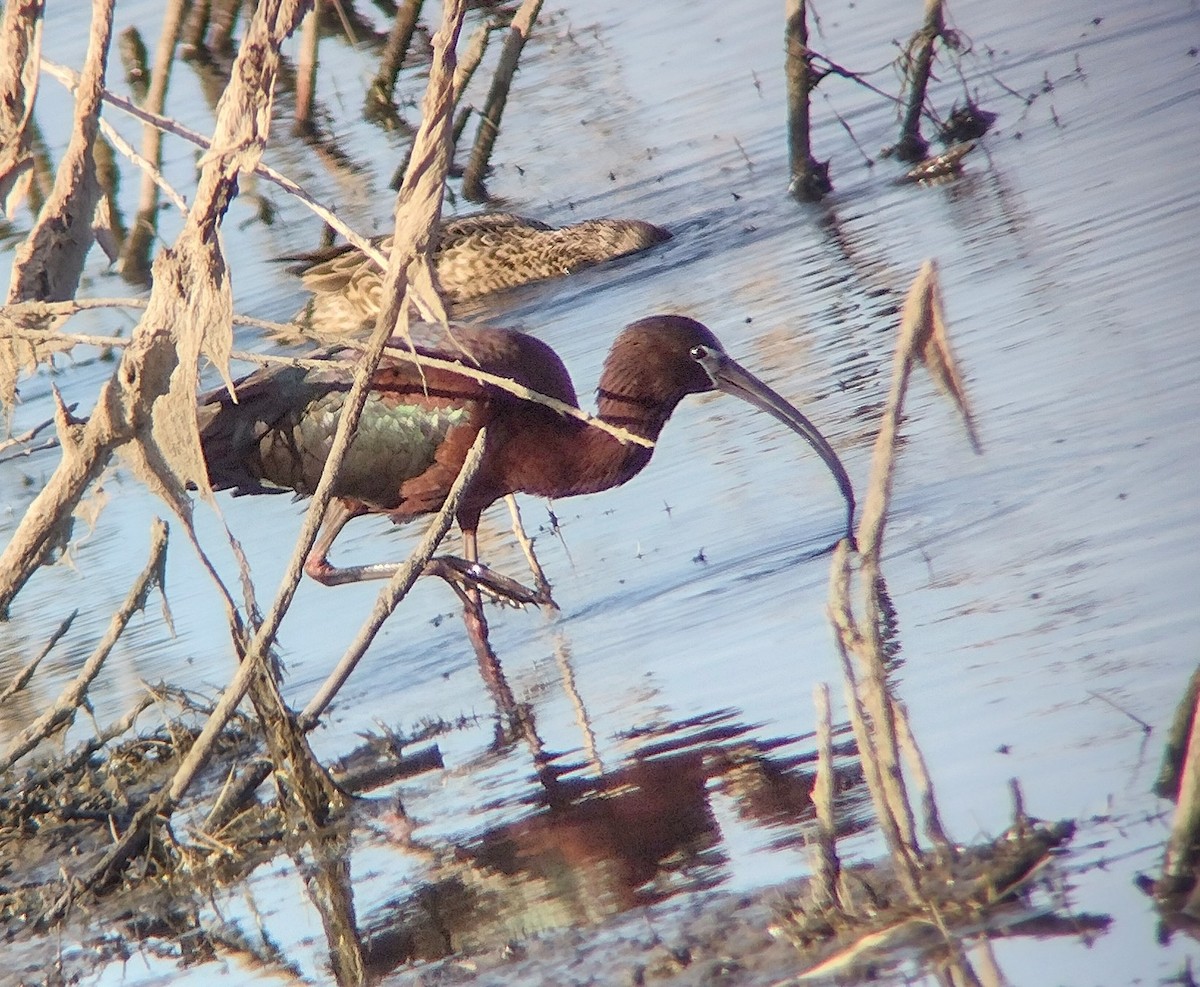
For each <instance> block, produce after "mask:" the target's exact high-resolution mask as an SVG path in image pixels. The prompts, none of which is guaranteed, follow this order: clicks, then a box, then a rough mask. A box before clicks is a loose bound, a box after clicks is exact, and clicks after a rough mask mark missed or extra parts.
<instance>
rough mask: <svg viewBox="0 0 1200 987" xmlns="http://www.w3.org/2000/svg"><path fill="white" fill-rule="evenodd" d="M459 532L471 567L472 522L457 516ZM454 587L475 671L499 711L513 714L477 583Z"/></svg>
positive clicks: (475, 554) (474, 555) (475, 548)
mask: <svg viewBox="0 0 1200 987" xmlns="http://www.w3.org/2000/svg"><path fill="white" fill-rule="evenodd" d="M459 523H460V526H461V527H462V535H463V554H464V555H465V556H466V557H467V561H468V562H469V563H470V564H471V565H472V566H475V565H476V564H477V561H476V560H477V559H478V558H479V545H478V542H477V540H476V537H475V534H476V529H475V527H474V525H464V524H462V522H461V519H460V522H459ZM451 585H452V586H454V588H455V591H456V592H457V593H458V595H459V597H460V598H461V599H462V601H463V623H465V624H466V626H467V637H469V638H470V639H471V644H472V645H473V646H474V648H475V657H476V658H477V659H478V660H479V671H480V674H482V675H483V681H484V682H485V683H486V684H487V687H488V689H489V690H491V693H492V696H493V697H494V698H495V700H496V705H497V706H498V707H499V708H500V710H501V711H502V712H504V713H506V714H508V715H510V716H511V715H514V714H516V713H517V699H516V696H514V695H513V691H512V687H511V686H509V684H508V679H506V678H505V677H504V669H502V668H501V667H500V659H499V658H497V657H496V652H494V651H493V650H492V645H491V643H490V642H489V641H488V625H487V618H486V617H484V615H483V599H482V598H481V596H480V594H479V584H478V583H477V582H474V581H470V582H467V583H465V584H464V585H463V586H462V587H461V588H460V587H458V586H455V584H454V583H451Z"/></svg>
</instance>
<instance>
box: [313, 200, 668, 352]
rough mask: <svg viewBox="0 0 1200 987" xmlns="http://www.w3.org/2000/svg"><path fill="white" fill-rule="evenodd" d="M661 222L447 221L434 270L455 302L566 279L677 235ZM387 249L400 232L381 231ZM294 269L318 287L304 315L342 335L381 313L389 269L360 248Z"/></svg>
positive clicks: (509, 217)
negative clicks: (393, 235) (382, 291)
mask: <svg viewBox="0 0 1200 987" xmlns="http://www.w3.org/2000/svg"><path fill="white" fill-rule="evenodd" d="M670 238H671V234H670V233H668V232H667V231H666V230H664V229H662V228H661V227H658V226H654V225H652V224H650V223H645V222H642V221H641V220H637V219H589V220H585V221H584V222H582V223H574V224H572V225H570V226H560V227H556V226H550V225H548V224H546V223H542V222H539V221H538V220H536V219H526V218H523V217H521V216H514V215H513V214H512V213H504V212H495V213H480V214H478V215H475V216H465V217H462V218H459V219H451V220H447V221H446V222H445V223H444V224H443V225H442V227H441V229H440V231H439V234H438V243H437V246H436V248H435V250H434V270H435V274H436V277H437V281H438V287H439V288H440V289H441V293H442V298H443V300H444V301H445V302H446V304H447V305H448V306H449V307H450V308H451V309H453V307H454V306H456V305H460V304H462V303H463V302H467V301H471V300H472V299H476V298H480V297H482V296H484V295H489V294H492V293H494V292H498V291H503V290H505V289H507V288H515V287H517V286H519V285H523V284H529V283H531V282H534V281H543V280H545V279H547V278H557V277H562V276H563V275H566V274H573V273H575V272H576V271H581V270H583V269H584V268H587V267H592V266H594V265H596V264H600V263H603V262H604V261H608V260H613V259H615V258H617V257H624V256H626V255H628V254H635V253H638V252H639V251H642V250H646V249H647V248H649V247H653V246H654V245H655V244H658V243H662V242H663V241H664V240H669V239H670ZM374 243H375V245H376V246H378V247H379V249H380V250H381V251H383V252H384V253H385V254H386V253H387V252H388V251H389V250H391V246H392V238H391V237H390V236H383V237H379V238H377V239H376V240H374ZM296 259H297V260H299V261H300V262H301V263H300V264H299V265H297V266H296V267H295V268H293V270H294V271H295V273H297V274H299V275H300V278H301V280H302V281H303V282H304V286H305V287H306V288H308V289H309V291H311V292H312V293H313V296H312V299H311V300H310V301H309V302H308V304H307V306H306V307H305V310H304V312H303V313H302V314H301V316H300V318H299V320H298V321H300V322H301V323H307V324H308V325H310V326H311V327H312V328H313V329H315V330H317V331H318V332H320V333H323V334H332V335H342V334H345V333H349V332H354V331H356V330H358V329H359V328H360V327H361V326H362V325H363V324H364V323H373V322H374V320H375V318H376V316H377V315H378V314H379V292H380V288H381V287H382V285H383V272H381V271H380V270H379V268H378V267H377V266H376V265H375V264H374V262H372V261H371V260H370V259H369V258H368V257H366V256H365V255H364V254H363V253H362V251H360V250H359V249H358V248H356V247H354V246H352V245H350V244H343V245H341V246H337V247H331V248H329V249H328V250H323V251H319V252H317V253H314V254H308V255H306V256H302V257H299V258H296Z"/></svg>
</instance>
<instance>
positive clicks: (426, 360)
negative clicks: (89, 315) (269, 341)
mask: <svg viewBox="0 0 1200 987" xmlns="http://www.w3.org/2000/svg"><path fill="white" fill-rule="evenodd" d="M121 305H128V306H129V307H131V308H134V307H139V306H144V305H145V303H144V302H142V301H139V300H137V299H130V300H128V301H126V300H124V299H116V300H97V301H96V302H95V303H93V304H92V305H87V304H85V303H74V302H60V303H55V304H53V305H51V304H47V303H43V302H25V303H21V305H20V306H16V305H13V306H8V307H7V311H9V312H11V311H13V310H14V309H17V310H21V309H25V310H27V311H29V312H30V313H31V314H36V313H38V312H52V313H53V312H64V311H66V310H67V309H68V308H78V309H82V308H91V307H95V308H103V307H112V306H121ZM5 311H6V309H4V308H0V315H3V314H4V312H5ZM234 321H236V322H238V323H240V324H243V325H251V326H258V327H259V328H265V329H283V328H287V324H286V323H282V322H267V321H264V320H262V319H251V318H249V317H245V316H234ZM11 333H12V335H14V336H16V337H19V338H23V339H31V340H43V341H62V342H67V343H77V344H80V345H85V346H99V347H112V348H114V349H119V348H122V347H126V346H128V345H129V340H126V339H122V338H120V337H119V336H95V335H82V334H75V333H59V332H51V331H49V330H44V329H24V328H16V329H13V330H11ZM384 352H385V353H386V354H387V355H388V356H390V357H393V358H396V359H403V360H409V361H411V362H412V363H415V364H417V365H418V366H421V367H429V368H431V369H436V370H445V371H448V372H449V373H453V374H458V375H460V376H462V377H466V378H468V379H470V380H477V381H479V382H480V383H481V384H489V385H491V386H492V387H496V388H498V389H500V390H502V391H505V392H506V393H508V394H512V395H513V396H515V397H519V398H521V399H522V400H524V401H532V402H533V403H534V404H540V405H543V406H545V407H547V408H550V409H551V410H552V411H556V412H558V413H559V414H560V415H566V416H567V417H569V418H575V419H577V420H579V421H581V422H584V423H586V424H588V425H590V426H592V427H593V428H598V429H600V431H602V432H607V433H608V434H609V435H611V436H612V437H613V438H615V439H617V440H618V441H620V442H623V443H626V444H627V445H628V444H632V445H640V446H644V447H645V448H647V449H653V448H654V445H655V443H654V440H653V439H647V438H646V437H645V436H643V435H638V434H637V433H636V432H630V431H629V430H628V429H625V428H621V427H620V426H619V425H612V424H610V423H609V422H606V421H604V420H603V419H602V418H597V417H596V416H595V415H590V414H588V413H587V412H586V411H584V410H582V409H581V408H577V407H575V406H574V405H573V404H567V403H566V402H565V401H560V400H559V399H558V398H552V397H549V396H548V395H545V394H541V393H540V392H538V391H535V390H533V389H532V388H529V387H526V386H525V385H523V384H518V383H517V382H516V381H514V380H512V379H511V378H509V377H501V376H500V375H498V374H493V373H489V372H488V371H486V370H478V369H476V368H475V367H472V366H470V365H469V364H465V363H456V362H455V361H453V360H441V359H438V358H437V357H432V356H425V355H424V354H421V353H414V352H413V351H412V350H409V349H405V348H403V347H396V346H387V347H385V348H384ZM229 358H230V359H231V360H240V361H243V362H246V363H257V364H259V365H262V366H267V365H270V364H275V365H278V366H287V367H303V368H306V369H309V370H328V369H329V361H328V360H313V359H309V358H306V357H293V356H279V355H278V354H274V353H251V352H248V351H246V350H232V351H230V354H229Z"/></svg>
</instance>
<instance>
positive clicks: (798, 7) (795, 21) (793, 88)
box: [784, 0, 833, 202]
mask: <svg viewBox="0 0 1200 987" xmlns="http://www.w3.org/2000/svg"><path fill="white" fill-rule="evenodd" d="M786 18H787V20H786V29H785V38H784V41H785V47H786V49H787V62H786V72H787V89H788V121H787V122H788V151H789V156H790V158H791V168H792V178H791V185H790V187H789V189H790V191H791V193H792V195H794V196H796V198H798V199H803V200H804V201H806V202H817V201H818V200H820V199H821V198H822V197H823V196H824V195H825V194H826V193H827V192H829V191H830V190H831V189H832V188H833V185H832V184H831V183H830V181H829V164H828V162H825V163H821V162H820V161H817V160H816V158H814V157H813V156H812V145H811V141H810V127H809V95H810V93H811V92H812V90H813V88H814V87H815V86H816V84H817V81H818V80H817V79H816V78H814V73H813V69H812V53H811V52H810V51H809V48H808V4H807V2H806V0H787V12H786Z"/></svg>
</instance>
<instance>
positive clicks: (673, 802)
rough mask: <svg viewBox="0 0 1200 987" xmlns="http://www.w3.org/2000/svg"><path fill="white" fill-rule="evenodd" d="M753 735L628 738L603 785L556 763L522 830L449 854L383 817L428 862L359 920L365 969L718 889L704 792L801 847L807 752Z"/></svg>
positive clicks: (720, 875)
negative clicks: (405, 888) (402, 889)
mask: <svg viewBox="0 0 1200 987" xmlns="http://www.w3.org/2000/svg"><path fill="white" fill-rule="evenodd" d="M754 729H755V728H754V727H753V726H752V725H750V724H746V723H744V722H741V721H739V720H738V718H737V716H736V713H735V712H734V711H731V710H727V711H723V712H720V713H714V714H711V715H709V716H704V717H699V718H692V719H688V720H682V721H678V722H675V723H672V724H669V725H664V726H662V727H660V728H658V729H655V730H653V731H650V732H646V733H641V734H640V735H638V736H637V738H636V744H635V746H634V750H633V751H632V752H631V753H630V754H629V755H628V756H627V757H626V758H624V759H623V761H622V763H621V764H620V766H618V767H616V768H614V769H613V770H610V771H608V772H606V773H604V774H601V775H599V776H592V775H590V773H589V774H582V773H581V772H586V771H588V770H589V765H588V764H587V763H586V762H578V761H573V760H570V759H567V758H566V757H565V756H562V755H560V756H559V757H556V758H554V759H552V763H551V764H547V765H545V766H544V768H543V769H539V771H538V774H539V777H540V778H541V779H542V781H543V784H542V785H541V786H540V787H538V788H536V789H534V790H532V791H531V792H530V793H529V795H528V796H527V797H526V798H525V799H523V800H522V801H523V806H524V809H525V814H523V815H522V816H521V818H519V819H518V820H516V821H514V822H508V823H504V824H501V825H498V826H495V827H492V828H489V829H486V830H484V831H483V832H481V833H479V834H477V835H475V836H471V837H468V838H465V839H462V840H459V841H457V842H456V843H455V844H454V845H453V846H452V847H435V846H431V845H425V844H424V843H423V842H422V840H421V838H420V828H419V827H414V826H413V824H412V821H411V820H409V819H408V818H407V817H406V816H405V815H404V814H403V812H400V813H398V814H396V815H394V816H392V817H391V821H390V823H389V828H388V829H387V830H385V832H386V833H387V834H388V836H387V838H388V839H389V840H391V841H393V842H394V844H395V845H396V846H397V848H401V849H402V850H403V851H404V852H405V853H414V852H415V853H418V854H420V855H421V856H422V857H425V858H427V860H428V861H429V863H428V867H427V870H426V872H425V874H424V876H423V877H422V878H421V880H420V882H419V883H418V884H417V885H416V887H415V888H413V889H412V890H411V891H409V892H407V893H405V894H404V895H403V896H401V897H397V898H394V899H392V900H391V901H389V902H387V903H386V904H385V905H384V906H383V907H382V908H380V909H378V910H376V911H375V912H373V913H372V914H371V915H369V916H366V917H364V920H363V925H364V929H365V930H366V931H364V934H363V940H364V950H365V953H366V957H367V967H368V971H369V972H370V973H371V974H372V975H377V974H379V973H382V972H385V971H387V970H390V969H392V968H394V967H396V966H398V965H400V964H402V963H407V962H411V961H413V960H431V959H437V958H440V957H443V956H449V955H451V954H452V953H468V954H469V953H475V952H479V951H482V950H487V949H491V948H495V947H496V946H497V945H500V944H503V943H505V942H507V941H509V940H510V939H512V938H514V937H524V936H528V935H530V934H532V933H534V932H537V931H541V930H546V929H553V928H560V927H565V926H574V927H579V926H585V925H591V924H594V923H596V922H598V921H600V920H601V919H604V918H607V917H609V916H612V915H615V914H618V913H620V912H623V911H626V910H628V909H631V908H635V907H638V906H643V905H648V904H651V903H653V902H656V901H661V900H663V899H664V898H666V897H669V896H672V895H676V894H680V893H685V892H693V891H699V890H703V889H707V888H713V887H716V886H718V885H719V884H720V883H721V881H722V880H723V879H724V878H725V877H726V876H727V873H726V866H727V863H728V857H727V853H726V849H725V847H724V843H723V836H722V832H721V827H720V824H719V823H718V821H717V817H716V815H715V814H714V812H713V808H712V804H711V798H712V794H713V793H714V792H721V793H723V794H724V795H726V796H728V797H730V798H731V799H732V800H733V801H734V803H735V804H736V806H737V812H738V816H739V817H740V818H741V819H742V820H743V821H745V822H747V823H749V824H751V825H752V826H753V827H755V828H761V829H764V830H767V831H768V832H769V833H770V839H772V840H774V841H775V843H776V845H777V846H781V847H782V846H802V845H803V844H804V842H805V831H806V827H808V826H810V825H811V824H812V822H813V808H812V803H811V799H810V798H809V796H808V793H809V791H810V790H811V788H812V774H811V764H812V762H813V760H815V754H814V753H812V752H811V751H800V752H797V751H796V747H797V746H798V745H800V744H801V739H800V738H793V737H788V738H783V737H779V738H774V739H769V738H757V739H752V738H751V737H750V736H749V735H750V734H752V733H753V732H754ZM630 739H631V740H633V739H634V738H633V736H632V735H631V737H630ZM809 739H811V738H809ZM839 753H840V755H841V764H840V766H839V769H838V772H837V788H838V791H839V804H841V805H842V806H844V807H845V808H847V809H848V810H849V811H846V812H844V813H842V814H841V818H843V819H844V820H846V823H845V827H844V834H848V833H850V832H854V831H858V830H860V829H861V827H862V826H864V825H865V821H863V814H862V812H861V811H857V810H861V809H862V808H863V805H864V800H865V796H864V794H863V792H862V791H861V781H862V779H861V772H860V771H859V770H858V768H857V766H856V764H855V763H854V761H853V760H852V758H851V757H850V756H849V755H850V751H849V749H848V746H847V745H846V744H843V745H842V746H840V747H839ZM855 807H857V810H855ZM855 820H858V821H855ZM376 824H377V825H379V821H378V820H377V823H376Z"/></svg>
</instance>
